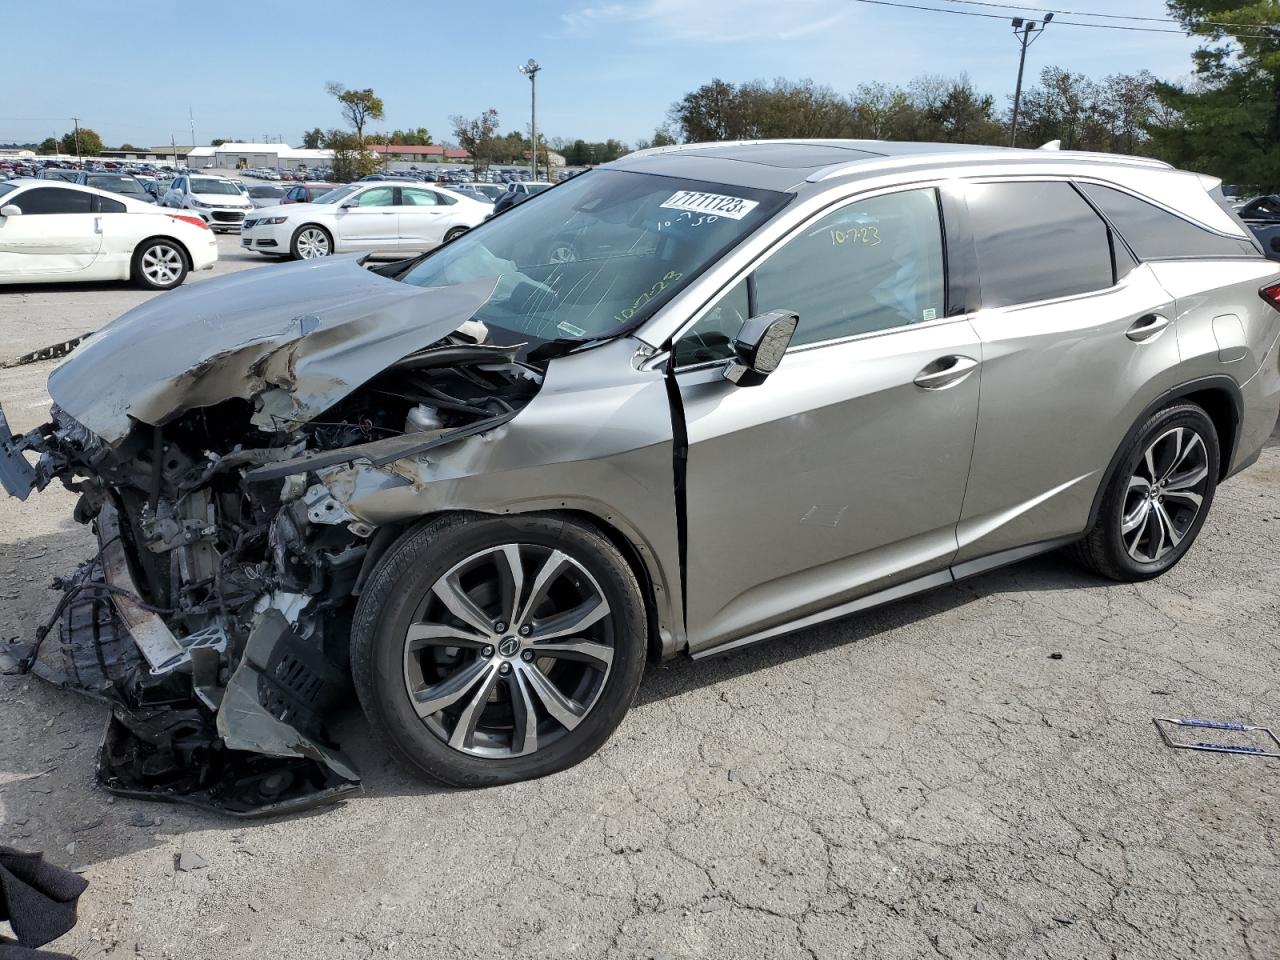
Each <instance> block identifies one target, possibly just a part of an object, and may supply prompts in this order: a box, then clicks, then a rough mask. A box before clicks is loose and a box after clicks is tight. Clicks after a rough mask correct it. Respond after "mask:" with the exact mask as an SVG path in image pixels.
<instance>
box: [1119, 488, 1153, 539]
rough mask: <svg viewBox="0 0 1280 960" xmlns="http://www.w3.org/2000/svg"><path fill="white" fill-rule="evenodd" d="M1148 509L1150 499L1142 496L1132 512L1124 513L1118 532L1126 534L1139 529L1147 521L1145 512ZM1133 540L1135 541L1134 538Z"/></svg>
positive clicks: (1147, 511)
mask: <svg viewBox="0 0 1280 960" xmlns="http://www.w3.org/2000/svg"><path fill="white" fill-rule="evenodd" d="M1150 511H1151V501H1150V500H1148V499H1146V498H1145V497H1144V498H1143V499H1142V501H1141V502H1139V504H1138V505H1137V506H1136V507H1135V508H1134V509H1133V511H1132V512H1130V513H1127V514H1125V515H1124V517H1122V518H1121V520H1120V533H1121V534H1123V535H1126V536H1127V535H1128V534H1130V533H1133V531H1135V530H1140V529H1141V527H1142V525H1143V524H1144V523H1146V522H1147V514H1148V513H1149V512H1150ZM1134 542H1135V543H1136V542H1137V541H1136V538H1135V541H1134Z"/></svg>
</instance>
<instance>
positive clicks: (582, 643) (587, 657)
mask: <svg viewBox="0 0 1280 960" xmlns="http://www.w3.org/2000/svg"><path fill="white" fill-rule="evenodd" d="M533 652H534V654H535V655H537V656H539V657H555V658H557V659H562V660H579V661H581V662H583V663H588V664H592V665H595V666H597V668H598V667H608V666H609V665H611V664H612V663H613V647H611V646H609V645H608V644H605V643H596V642H594V641H592V640H581V639H574V640H565V641H562V642H560V643H538V644H534V646H533Z"/></svg>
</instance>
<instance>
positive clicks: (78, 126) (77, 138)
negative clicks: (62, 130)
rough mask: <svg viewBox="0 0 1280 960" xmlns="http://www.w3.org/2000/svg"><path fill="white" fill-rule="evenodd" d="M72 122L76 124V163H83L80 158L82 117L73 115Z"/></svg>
mask: <svg viewBox="0 0 1280 960" xmlns="http://www.w3.org/2000/svg"><path fill="white" fill-rule="evenodd" d="M71 122H72V123H74V124H75V125H76V163H77V164H81V160H80V118H79V117H72V118H71Z"/></svg>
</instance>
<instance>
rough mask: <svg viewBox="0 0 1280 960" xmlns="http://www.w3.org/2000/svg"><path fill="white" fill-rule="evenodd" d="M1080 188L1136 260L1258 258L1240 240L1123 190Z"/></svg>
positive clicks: (1249, 244) (1095, 186)
mask: <svg viewBox="0 0 1280 960" xmlns="http://www.w3.org/2000/svg"><path fill="white" fill-rule="evenodd" d="M1080 189H1081V190H1083V191H1084V193H1085V195H1086V196H1088V197H1089V199H1090V200H1092V201H1093V202H1094V203H1095V204H1097V206H1098V209H1099V210H1101V211H1102V212H1103V213H1104V214H1106V215H1107V219H1109V220H1110V221H1111V222H1112V224H1113V225H1114V226H1115V228H1116V229H1117V230H1118V231H1120V235H1121V236H1122V237H1124V239H1125V241H1126V242H1127V243H1128V244H1129V246H1131V247H1132V248H1133V252H1134V253H1136V254H1137V255H1138V258H1139V259H1140V260H1172V259H1180V258H1185V257H1256V256H1258V255H1259V254H1258V249H1257V247H1255V246H1254V245H1253V243H1252V241H1250V240H1247V239H1245V238H1244V237H1239V238H1233V237H1224V236H1222V235H1220V234H1217V233H1213V232H1212V231H1210V230H1206V229H1205V228H1204V227H1200V226H1197V225H1196V224H1194V223H1192V222H1191V221H1190V220H1184V219H1183V218H1182V217H1180V216H1178V215H1177V214H1174V213H1170V212H1169V211H1168V210H1164V209H1162V208H1160V207H1157V206H1156V205H1155V204H1154V203H1147V201H1145V200H1140V199H1139V198H1137V197H1135V196H1133V195H1132V194H1129V193H1125V192H1124V191H1123V190H1115V189H1113V188H1111V187H1103V186H1099V185H1098V184H1096V183H1082V184H1080ZM1233 218H1234V214H1233Z"/></svg>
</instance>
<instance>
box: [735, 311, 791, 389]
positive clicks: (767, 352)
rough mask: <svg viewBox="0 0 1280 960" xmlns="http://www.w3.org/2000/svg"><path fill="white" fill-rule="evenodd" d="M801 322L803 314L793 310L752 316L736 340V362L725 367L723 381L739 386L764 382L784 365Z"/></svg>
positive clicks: (750, 385)
mask: <svg viewBox="0 0 1280 960" xmlns="http://www.w3.org/2000/svg"><path fill="white" fill-rule="evenodd" d="M799 322H800V315H799V314H797V313H793V312H792V311H790V310H770V311H769V312H768V313H762V314H760V315H759V316H756V317H752V318H751V319H750V320H748V321H747V322H746V323H744V324H743V325H742V329H741V330H739V331H738V335H737V337H735V338H734V341H733V351H734V359H733V360H732V361H730V363H729V366H728V367H726V368H725V371H724V378H725V379H726V380H729V381H730V382H732V383H736V384H737V385H738V386H740V387H754V386H758V385H759V384H762V383H764V381H765V379H766V378H767V377H768V376H769V374H771V373H773V371H775V370H777V369H778V365H779V364H780V363H782V357H783V355H784V354H785V353H786V352H787V347H789V346H791V338H792V337H793V336H795V332H796V324H798V323H799Z"/></svg>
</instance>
